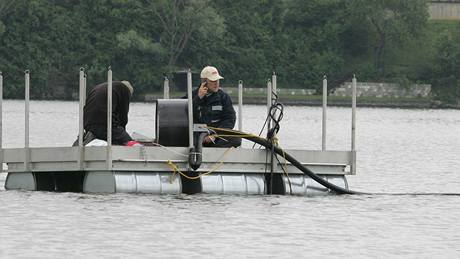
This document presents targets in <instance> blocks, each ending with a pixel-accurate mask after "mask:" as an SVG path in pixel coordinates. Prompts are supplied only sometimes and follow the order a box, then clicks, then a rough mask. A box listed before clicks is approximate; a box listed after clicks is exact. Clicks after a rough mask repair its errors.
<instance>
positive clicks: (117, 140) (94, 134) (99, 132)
mask: <svg viewBox="0 0 460 259" xmlns="http://www.w3.org/2000/svg"><path fill="white" fill-rule="evenodd" d="M85 130H86V132H85V135H84V136H83V142H84V144H87V143H89V142H90V141H91V140H93V139H95V138H97V139H101V140H105V141H107V128H105V127H98V126H92V127H88V128H87V129H85ZM131 140H133V139H132V138H131V137H130V136H129V134H128V132H126V130H125V128H123V127H121V126H115V127H113V128H112V145H122V146H123V145H126V143H128V141H131ZM73 146H78V138H77V140H76V141H75V142H74V143H73Z"/></svg>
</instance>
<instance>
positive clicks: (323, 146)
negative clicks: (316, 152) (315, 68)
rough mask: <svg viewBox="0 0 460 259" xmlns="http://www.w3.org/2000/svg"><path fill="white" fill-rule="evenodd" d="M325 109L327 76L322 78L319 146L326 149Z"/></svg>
mask: <svg viewBox="0 0 460 259" xmlns="http://www.w3.org/2000/svg"><path fill="white" fill-rule="evenodd" d="M326 110H327V78H326V76H324V78H323V120H322V121H323V123H322V129H323V131H322V135H321V140H322V143H321V148H322V150H326V115H327V114H326Z"/></svg>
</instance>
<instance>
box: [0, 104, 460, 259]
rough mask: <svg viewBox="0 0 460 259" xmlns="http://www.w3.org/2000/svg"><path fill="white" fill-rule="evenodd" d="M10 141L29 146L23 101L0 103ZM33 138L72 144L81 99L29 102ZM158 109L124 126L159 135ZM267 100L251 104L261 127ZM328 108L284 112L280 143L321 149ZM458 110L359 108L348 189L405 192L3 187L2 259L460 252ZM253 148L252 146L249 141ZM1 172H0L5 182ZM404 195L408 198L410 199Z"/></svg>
mask: <svg viewBox="0 0 460 259" xmlns="http://www.w3.org/2000/svg"><path fill="white" fill-rule="evenodd" d="M3 109H4V113H3V143H4V144H3V145H4V146H6V147H21V146H23V145H24V137H23V134H24V129H23V127H24V120H23V118H24V117H23V116H24V115H23V111H24V110H23V104H22V102H20V101H5V102H4V103H3ZM31 111H33V112H32V113H31V116H30V117H31V130H30V132H31V145H32V146H42V145H46V146H68V145H70V144H71V143H72V142H73V140H74V138H75V136H76V135H77V132H78V129H77V126H78V119H77V115H78V105H77V103H75V102H32V103H31ZM154 111H155V109H154V107H153V104H144V103H135V104H133V105H132V106H131V111H130V118H129V119H130V121H129V124H128V131H129V132H132V131H137V132H140V133H144V134H145V135H150V136H153V135H154V125H153V118H154V117H155V116H154ZM265 113H266V107H263V106H245V113H244V114H245V117H244V118H243V119H244V123H243V124H244V125H245V131H249V132H252V133H258V132H259V130H260V127H261V125H262V124H263V121H264V114H265ZM321 116H322V115H321V110H320V108H311V107H286V108H285V116H284V119H283V121H282V122H281V131H280V141H281V145H282V146H283V147H286V148H307V149H320V148H321ZM459 118H460V111H457V110H402V109H369V108H359V109H358V115H357V149H358V158H357V159H358V161H357V163H358V169H357V175H356V176H349V177H348V181H349V184H350V187H351V188H352V189H355V190H358V191H365V192H373V193H401V194H404V195H356V196H351V195H344V196H329V197H289V196H216V195H214V196H213V195H203V194H199V195H178V196H167V195H164V196H156V195H130V194H111V195H93V194H80V193H47V192H18V191H8V192H7V191H4V190H1V191H0V204H1V210H0V240H2V242H0V257H5V258H7V257H8V258H9V257H21V258H31V257H88V256H90V257H117V258H122V257H141V258H142V257H145V258H152V257H161V258H164V257H166V258H177V257H187V258H189V257H192V258H202V257H207V258H215V257H237V256H243V257H250V258H251V257H252V258H260V257H298V258H304V257H319V256H327V257H345V256H353V257H356V256H359V257H402V258H406V257H424V258H427V257H436V258H440V257H441V258H454V257H458V256H460V252H459V249H458V244H459V243H460V234H459V233H460V227H459V224H458V223H457V222H458V217H457V215H459V213H460V205H459V204H460V197H459V196H458V195H451V196H450V195H413V194H414V193H460V178H459V177H458V173H459V172H460V160H459V156H460V155H459V154H460V134H459V132H460V119H459ZM350 122H351V110H350V109H345V108H330V109H329V111H328V121H327V132H328V135H327V147H328V149H331V150H335V149H337V150H347V149H349V147H350V145H351V144H350V135H351V132H350V128H351V125H350ZM244 145H245V146H246V147H249V146H250V144H249V143H245V144H244ZM4 179H5V174H0V185H3V183H4ZM408 193H409V194H408Z"/></svg>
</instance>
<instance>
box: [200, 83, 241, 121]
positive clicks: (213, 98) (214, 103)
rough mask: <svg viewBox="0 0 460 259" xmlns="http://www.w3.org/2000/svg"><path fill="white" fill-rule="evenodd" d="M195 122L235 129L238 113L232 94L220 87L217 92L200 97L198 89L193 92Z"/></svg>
mask: <svg viewBox="0 0 460 259" xmlns="http://www.w3.org/2000/svg"><path fill="white" fill-rule="evenodd" d="M192 96H193V122H194V123H205V124H206V125H208V126H211V127H216V128H227V129H233V127H234V126H235V121H236V115H235V110H234V109H233V104H232V99H231V98H230V96H229V95H228V94H227V93H225V92H224V91H222V90H221V89H219V90H218V91H217V92H216V93H211V94H207V95H205V96H204V97H203V98H202V99H200V97H198V89H195V90H194V91H193V92H192Z"/></svg>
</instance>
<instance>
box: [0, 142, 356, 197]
mask: <svg viewBox="0 0 460 259" xmlns="http://www.w3.org/2000/svg"><path fill="white" fill-rule="evenodd" d="M84 149H85V150H84V161H80V160H79V157H80V149H79V147H58V148H56V147H52V148H30V149H23V148H19V149H4V150H3V154H4V162H5V163H7V165H8V176H7V179H6V183H5V189H8V190H12V189H22V190H30V191H64V192H65V191H76V192H94V193H115V192H122V193H153V194H180V193H200V192H203V193H210V194H267V193H274V194H293V195H315V194H327V193H328V192H329V191H328V189H326V188H325V187H323V186H321V185H319V184H318V183H316V182H315V181H313V180H312V179H311V178H309V177H308V176H306V175H304V174H303V173H302V172H301V171H300V170H299V169H297V168H296V167H294V166H292V165H291V164H290V163H288V162H287V163H286V164H284V161H283V158H280V161H281V164H280V163H277V164H276V166H275V168H274V169H275V170H274V172H273V178H271V179H273V181H272V184H271V186H270V183H269V181H267V179H269V177H268V174H269V173H268V172H269V171H270V170H269V168H268V167H269V165H267V163H266V156H267V152H266V151H265V150H263V149H244V148H229V149H227V148H203V162H202V164H201V167H200V168H199V169H198V170H197V171H193V170H191V169H190V168H189V165H188V160H187V154H188V149H187V148H182V147H168V148H165V147H158V146H157V147H146V146H137V147H124V146H112V159H113V160H112V168H111V169H110V170H108V168H107V166H108V163H107V156H106V154H107V147H85V148H84ZM286 152H288V153H289V154H291V155H292V156H294V157H295V158H296V159H297V160H298V161H300V162H301V163H302V165H304V166H306V167H308V168H309V169H310V170H311V171H313V172H315V173H316V174H318V175H320V176H321V177H323V178H324V179H327V180H328V181H329V182H332V183H334V184H335V185H337V186H340V187H342V188H347V187H348V185H347V181H346V178H345V175H347V174H350V170H349V168H350V166H351V164H352V158H353V154H352V152H349V151H306V150H286ZM26 158H28V159H29V160H28V161H27V159H26ZM82 167H83V168H84V170H81V169H80V168H82ZM283 167H284V168H283ZM283 169H284V170H283ZM179 171H180V173H182V175H181V174H180V173H179ZM284 171H286V172H288V174H286V173H284ZM184 175H185V176H184ZM187 175H188V177H187ZM199 175H201V177H198V176H199ZM189 178H192V179H189ZM193 178H196V179H193Z"/></svg>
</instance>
